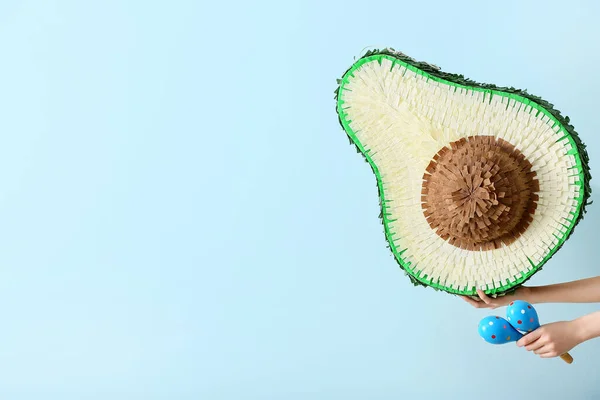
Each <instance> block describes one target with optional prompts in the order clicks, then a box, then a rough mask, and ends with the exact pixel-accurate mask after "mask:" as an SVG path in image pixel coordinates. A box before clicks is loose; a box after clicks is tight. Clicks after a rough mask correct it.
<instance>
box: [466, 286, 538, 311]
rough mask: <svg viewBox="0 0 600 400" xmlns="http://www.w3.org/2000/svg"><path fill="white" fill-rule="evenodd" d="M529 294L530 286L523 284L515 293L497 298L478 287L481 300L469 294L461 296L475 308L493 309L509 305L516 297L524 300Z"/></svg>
mask: <svg viewBox="0 0 600 400" xmlns="http://www.w3.org/2000/svg"><path fill="white" fill-rule="evenodd" d="M528 294H529V288H527V287H524V286H521V287H519V288H517V290H515V292H514V293H513V294H511V295H506V296H500V297H497V298H493V297H490V296H488V295H487V294H485V293H484V291H483V290H481V289H477V295H478V296H479V300H475V299H472V298H471V297H469V296H461V298H462V299H463V300H464V301H466V302H467V303H469V304H470V305H472V306H473V307H475V308H490V309H492V310H493V309H495V308H498V307H504V306H506V305H508V304H509V303H510V302H511V301H514V300H516V299H520V300H524V299H525V297H527V295H528Z"/></svg>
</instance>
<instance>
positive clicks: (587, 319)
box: [571, 312, 600, 343]
mask: <svg viewBox="0 0 600 400" xmlns="http://www.w3.org/2000/svg"><path fill="white" fill-rule="evenodd" d="M571 322H572V326H573V330H574V332H575V335H576V337H577V339H578V340H579V343H582V342H585V341H587V340H590V339H594V338H596V337H598V336H600V312H595V313H592V314H588V315H584V316H583V317H579V318H577V319H575V320H573V321H571Z"/></svg>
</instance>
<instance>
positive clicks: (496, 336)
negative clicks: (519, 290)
mask: <svg viewBox="0 0 600 400" xmlns="http://www.w3.org/2000/svg"><path fill="white" fill-rule="evenodd" d="M539 327H540V321H539V318H538V314H537V311H535V308H533V306H532V305H531V304H529V303H527V302H526V301H522V300H516V301H513V302H512V303H510V305H509V306H508V307H507V309H506V320H505V319H504V318H500V317H497V316H491V317H485V318H483V319H482V320H481V322H479V335H480V336H481V337H482V338H483V339H484V340H485V341H486V342H488V343H492V344H504V343H508V342H515V341H517V340H519V339H520V338H522V337H523V334H522V333H521V332H524V333H525V334H527V333H529V332H532V331H534V330H536V329H538V328H539ZM519 331H521V332H519ZM560 358H562V359H563V360H564V361H565V362H567V363H568V364H571V363H572V362H573V357H571V355H570V354H569V353H565V354H563V355H561V356H560Z"/></svg>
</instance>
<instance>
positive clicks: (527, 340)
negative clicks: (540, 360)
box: [517, 329, 542, 347]
mask: <svg viewBox="0 0 600 400" xmlns="http://www.w3.org/2000/svg"><path fill="white" fill-rule="evenodd" d="M541 336H542V330H541V329H536V330H535V331H533V332H531V333H529V334H527V335H525V336H524V337H522V338H521V339H519V341H518V342H517V346H519V347H523V346H528V345H530V344H532V343H533V342H535V341H536V340H538V339H539V338H540V337H541Z"/></svg>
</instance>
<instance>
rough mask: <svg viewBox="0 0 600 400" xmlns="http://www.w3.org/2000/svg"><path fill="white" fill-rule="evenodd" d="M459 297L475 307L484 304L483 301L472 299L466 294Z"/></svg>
mask: <svg viewBox="0 0 600 400" xmlns="http://www.w3.org/2000/svg"><path fill="white" fill-rule="evenodd" d="M461 299H463V300H464V301H466V302H467V303H469V304H470V305H472V306H473V307H475V308H483V307H484V306H485V304H484V303H482V302H480V301H477V300H473V299H472V298H470V297H467V296H461Z"/></svg>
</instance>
